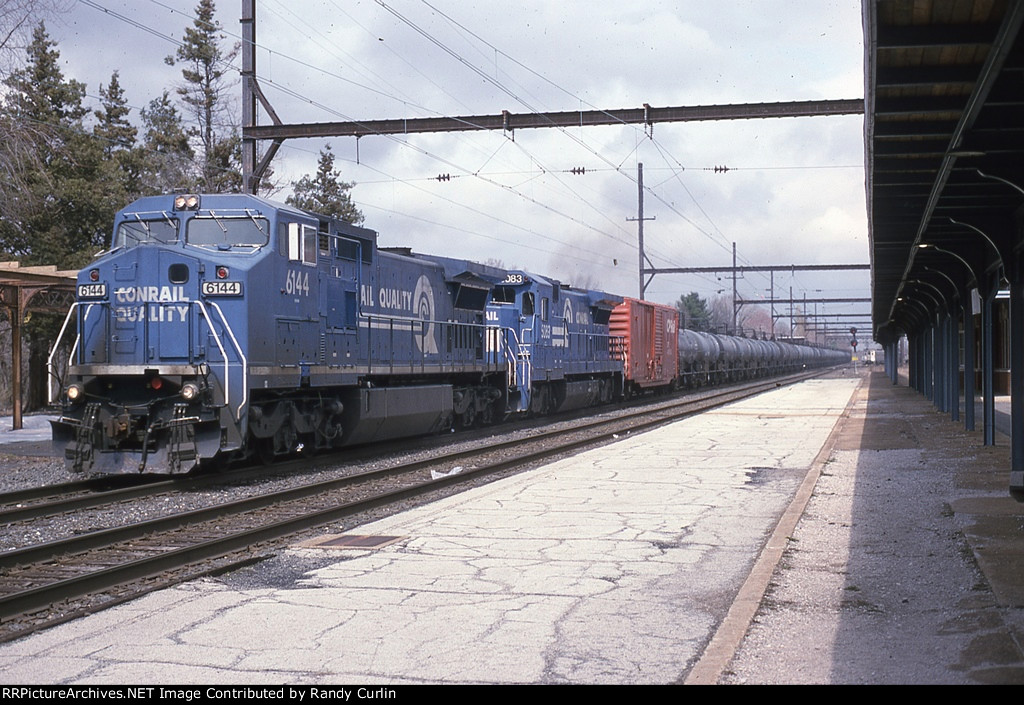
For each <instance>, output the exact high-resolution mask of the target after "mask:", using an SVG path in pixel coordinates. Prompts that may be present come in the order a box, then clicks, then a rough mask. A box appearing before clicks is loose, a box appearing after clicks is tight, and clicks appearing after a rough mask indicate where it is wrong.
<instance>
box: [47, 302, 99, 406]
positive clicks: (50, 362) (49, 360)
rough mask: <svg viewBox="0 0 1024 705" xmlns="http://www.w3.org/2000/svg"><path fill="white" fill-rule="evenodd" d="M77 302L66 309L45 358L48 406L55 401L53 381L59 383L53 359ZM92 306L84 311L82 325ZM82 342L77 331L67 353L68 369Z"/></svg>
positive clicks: (86, 319) (87, 317) (79, 332)
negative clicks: (54, 339)
mask: <svg viewBox="0 0 1024 705" xmlns="http://www.w3.org/2000/svg"><path fill="white" fill-rule="evenodd" d="M78 306H79V302H78V301H74V302H72V303H71V307H70V308H69V309H68V314H67V315H66V316H65V317H64V324H63V325H62V326H61V327H60V332H59V333H57V340H56V341H55V342H54V344H53V347H52V348H50V354H49V355H48V356H47V358H46V373H47V380H46V401H47V403H49V404H53V403H54V402H55V400H56V397H55V394H54V391H53V380H54V379H56V380H57V381H60V377H58V376H57V373H56V372H54V369H53V367H54V365H53V358H54V356H55V355H56V354H57V349H58V348H60V344H61V341H62V340H64V333H65V332H66V331H67V328H68V323H70V322H71V316H72V314H74V312H75V309H76V308H78ZM93 306H96V304H95V303H90V304H89V305H88V307H87V308H86V309H85V317H84V318H83V319H82V324H83V325H84V324H85V322H86V321H88V320H89V314H90V313H92V309H93ZM81 341H82V331H81V329H79V331H78V333H76V334H75V342H74V343H73V344H72V345H71V352H70V353H68V367H70V366H71V361H72V360H74V359H75V353H76V351H77V350H78V344H79V343H80V342H81Z"/></svg>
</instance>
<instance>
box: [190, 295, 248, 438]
mask: <svg viewBox="0 0 1024 705" xmlns="http://www.w3.org/2000/svg"><path fill="white" fill-rule="evenodd" d="M192 303H194V304H195V305H196V306H198V307H199V310H200V312H201V313H202V315H203V318H205V319H206V320H207V321H210V322H211V324H212V319H211V318H210V314H209V312H208V311H207V310H206V306H204V305H203V302H202V301H201V300H196V301H193V302H192ZM209 304H210V306H211V307H213V308H214V309H215V310H216V311H217V314H218V315H219V316H220V321H221V323H222V324H223V325H224V330H225V331H226V332H227V334H228V337H229V338H230V339H231V343H232V344H233V345H234V346H235V351H237V352H238V359H239V364H240V365H241V368H242V401H240V402H239V403H238V407H237V409H236V410H235V420H236V421H237V420H241V418H242V407H243V406H245V404H246V402H247V401H248V400H249V361H248V359H247V358H246V357H245V353H243V352H242V346H241V345H239V344H238V339H237V338H236V337H235V332H234V331H233V330H232V329H231V324H230V323H228V319H227V316H225V315H224V311H223V310H221V307H220V305H218V304H217V302H216V301H210V302H209ZM208 327H209V329H210V334H211V335H212V336H213V341H214V342H215V343H216V344H217V349H219V350H220V354H221V356H222V357H223V358H224V405H225V406H227V407H229V408H230V407H231V401H230V394H231V383H230V374H231V373H230V361H229V360H228V354H227V352H226V351H225V350H224V344H223V343H222V342H221V340H220V336H219V335H217V331H215V330H214V329H213V325H210V326H208Z"/></svg>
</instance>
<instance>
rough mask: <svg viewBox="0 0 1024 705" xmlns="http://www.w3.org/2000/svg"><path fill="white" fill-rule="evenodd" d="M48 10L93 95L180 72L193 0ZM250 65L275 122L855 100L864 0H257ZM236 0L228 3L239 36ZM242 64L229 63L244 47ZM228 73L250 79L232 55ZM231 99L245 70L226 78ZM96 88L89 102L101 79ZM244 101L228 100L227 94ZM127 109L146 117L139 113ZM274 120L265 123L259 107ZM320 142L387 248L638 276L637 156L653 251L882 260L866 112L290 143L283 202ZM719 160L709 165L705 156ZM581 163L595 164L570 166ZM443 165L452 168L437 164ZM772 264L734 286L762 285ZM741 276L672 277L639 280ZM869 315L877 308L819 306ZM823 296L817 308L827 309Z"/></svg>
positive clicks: (844, 289)
mask: <svg viewBox="0 0 1024 705" xmlns="http://www.w3.org/2000/svg"><path fill="white" fill-rule="evenodd" d="M68 4H69V9H68V11H67V12H65V13H63V14H62V15H60V16H59V17H56V18H54V19H52V20H51V21H50V22H49V24H48V29H49V31H50V34H51V36H52V38H53V39H55V40H56V41H57V42H58V43H59V49H60V51H61V55H62V58H63V59H64V60H65V70H66V73H67V74H68V75H69V76H72V77H74V78H77V79H79V80H81V81H83V82H85V83H86V84H87V86H88V88H89V93H90V95H92V96H98V93H99V86H100V84H105V83H107V81H108V80H109V78H110V75H111V72H112V71H114V70H118V71H120V75H121V82H122V85H124V86H125V88H126V93H127V97H128V100H129V103H130V104H131V105H132V106H135V107H136V108H138V107H141V106H144V105H145V104H146V103H147V102H148V101H149V100H151V99H152V98H154V97H156V96H158V95H160V93H161V92H162V91H163V90H164V89H165V88H170V89H173V87H174V85H175V84H176V83H177V82H178V81H180V68H174V67H169V66H167V65H166V64H165V63H164V57H165V56H168V55H170V54H172V53H173V51H174V49H175V46H176V45H175V44H174V41H175V40H178V39H180V38H181V36H182V33H183V30H184V28H185V27H186V26H187V25H189V24H190V23H191V21H192V17H193V11H194V7H195V5H196V2H195V0H160V1H157V0H130V1H129V0H78V1H77V2H74V1H73V0H68ZM257 5H258V7H257V40H258V44H259V52H258V57H257V62H258V63H257V72H258V75H259V77H260V80H261V82H262V85H263V87H264V91H265V92H266V94H267V96H268V98H269V99H270V101H271V102H272V103H273V105H274V106H275V109H276V110H277V112H278V114H279V115H280V116H281V118H282V120H284V121H285V122H317V121H336V120H348V119H359V120H370V119H381V118H400V117H417V116H434V115H466V114H495V113H500V112H501V111H502V110H508V111H510V112H513V113H521V112H530V111H564V110H570V111H571V110H580V109H583V110H592V109H602V108H603V109H608V108H633V107H640V106H641V105H642V104H643V103H649V104H651V105H652V106H686V105H712V104H724V103H742V102H776V101H795V100H821V99H848V98H861V97H862V96H863V91H864V82H863V69H862V65H863V48H862V30H861V16H860V2H859V0H771V1H770V0H723V1H722V2H714V3H710V2H706V1H704V0H672V1H665V2H662V1H659V0H636V1H635V2H632V3H628V4H626V3H622V2H619V1H618V0H588V1H583V0H580V1H575V0H567V1H565V2H551V1H550V0H517V1H516V2H511V3H496V2H479V1H477V2H474V1H471V0H426V1H424V0H384V1H383V2H377V1H375V0H258V3H257ZM240 8H241V2H240V0H221V2H220V3H219V4H218V18H219V20H220V22H221V24H222V25H223V27H224V31H225V35H226V39H225V43H226V44H227V45H230V44H231V43H233V42H235V41H237V35H238V34H239V25H238V17H239V15H240ZM236 63H237V62H236ZM235 78H237V74H235ZM236 95H240V89H239V91H238V92H237V93H236ZM94 100H95V98H94ZM236 100H237V98H236ZM136 116H137V113H136ZM260 121H261V123H266V122H269V120H268V119H267V118H266V116H261V120H260ZM326 142H330V144H331V145H332V147H333V150H334V152H335V154H336V155H337V160H338V161H337V165H338V167H339V168H340V169H341V171H342V172H343V175H344V177H345V178H346V179H347V180H351V181H355V182H356V183H357V186H356V187H355V189H354V190H353V196H354V198H355V200H356V202H357V204H358V205H359V207H360V208H361V209H362V211H363V213H364V214H365V216H366V222H365V225H366V226H367V227H370V228H373V229H375V230H377V231H378V232H379V233H380V241H381V244H384V245H407V246H412V247H414V248H415V249H417V250H420V251H424V252H431V253H437V254H444V255H449V256H462V257H466V258H470V259H475V260H481V261H487V260H497V261H500V262H502V263H504V264H505V265H506V266H509V267H521V268H524V269H530V270H533V271H536V272H539V273H545V274H550V275H551V276H554V277H557V278H560V279H562V280H563V281H566V282H569V283H573V282H576V283H585V284H589V285H591V286H593V287H595V288H601V289H605V290H607V291H612V292H616V293H621V294H628V295H635V294H636V293H637V246H636V236H637V228H636V223H635V222H630V220H629V219H631V218H632V219H635V218H636V216H637V183H636V175H637V164H638V163H643V165H644V183H645V186H646V187H647V191H646V195H645V215H646V216H647V217H654V218H656V220H654V221H648V222H646V224H645V241H646V244H647V249H648V254H649V256H650V257H651V259H652V260H653V262H654V264H655V265H656V266H665V267H688V266H728V265H729V264H731V257H732V254H731V249H732V245H731V243H733V242H736V243H737V249H738V254H739V261H740V263H742V264H814V263H863V262H867V261H868V245H867V225H866V212H865V205H864V169H863V161H864V154H863V119H862V117H861V116H845V117H819V118H787V119H773V120H743V121H723V122H706V123H663V124H656V125H655V126H654V129H653V134H651V133H650V131H647V132H645V130H644V128H643V126H620V127H601V128H573V129H564V130H559V129H538V130H520V131H517V132H516V133H515V134H514V135H508V134H501V133H498V132H491V133H484V132H473V133H451V134H440V135H438V134H417V135H408V136H402V137H395V138H389V137H366V138H363V139H361V140H359V143H358V145H357V143H356V140H355V139H352V138H335V139H331V140H294V141H287V142H285V145H284V147H283V148H282V150H281V152H280V156H279V157H278V158H277V160H276V161H275V163H274V170H275V173H276V175H277V176H278V177H279V179H280V180H281V182H282V188H283V190H282V192H281V193H280V194H279V195H278V197H279V198H280V199H282V200H283V198H284V196H285V195H287V193H288V189H289V188H290V183H291V182H292V181H294V180H296V179H297V178H299V177H300V176H302V175H303V174H305V173H310V172H312V171H314V170H315V168H316V157H317V152H318V150H320V149H321V148H322V147H323V146H324V144H325V143H326ZM722 165H724V166H728V167H729V169H730V170H729V171H728V172H725V173H716V172H715V171H714V170H713V167H715V166H722ZM575 167H583V168H585V169H586V174H585V175H581V176H574V175H572V174H571V173H569V172H570V170H571V169H573V168H575ZM439 174H449V175H450V176H451V178H450V180H447V181H438V180H437V178H436V177H437V176H438V175H439ZM769 287H770V281H769V277H768V275H767V274H764V275H759V274H758V275H755V274H751V275H748V276H747V277H746V278H745V279H743V280H741V281H740V283H739V291H740V295H741V296H742V297H744V298H746V299H764V300H767V299H768V298H769V297H770V291H769ZM790 287H792V289H793V294H794V296H795V297H797V298H800V297H802V296H803V295H805V294H806V296H807V297H808V298H814V297H826V296H827V297H851V296H855V297H866V296H868V295H869V277H868V273H867V272H854V273H845V274H837V273H831V274H825V275H818V274H814V273H797V274H796V275H795V276H793V275H791V274H784V275H777V276H776V277H775V296H776V298H781V297H788V294H789V288H790ZM719 290H726V291H727V292H731V280H730V279H728V277H727V276H726V275H722V279H721V280H720V281H719V280H718V279H716V277H715V276H714V275H707V276H696V275H687V276H682V275H659V276H658V277H656V278H655V279H654V281H653V283H652V284H651V286H650V287H649V288H648V292H647V295H648V298H651V299H654V300H658V301H664V302H672V301H674V300H675V299H677V298H678V297H679V295H680V294H682V293H686V292H689V291H697V292H699V293H700V294H701V295H702V296H705V297H712V296H715V295H716V294H717V293H718V292H719ZM826 310H827V311H829V312H840V311H867V310H868V306H867V305H866V304H859V305H852V306H840V305H828V306H827V307H826ZM819 311H820V307H819Z"/></svg>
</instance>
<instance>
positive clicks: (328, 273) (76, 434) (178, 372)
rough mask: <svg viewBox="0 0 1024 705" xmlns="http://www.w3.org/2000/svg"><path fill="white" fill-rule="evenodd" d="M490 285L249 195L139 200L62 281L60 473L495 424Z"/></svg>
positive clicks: (500, 360)
mask: <svg viewBox="0 0 1024 705" xmlns="http://www.w3.org/2000/svg"><path fill="white" fill-rule="evenodd" d="M503 276H504V274H503V273H502V272H498V271H497V270H495V271H494V272H492V273H491V279H492V280H496V279H500V278H503ZM492 285H493V282H492V281H490V280H488V279H485V278H483V277H481V276H479V275H476V274H472V273H469V272H454V271H450V270H449V271H446V269H445V268H444V267H443V266H442V265H440V264H438V263H436V262H431V261H429V260H427V259H421V258H416V257H412V256H404V255H402V254H400V253H397V252H389V251H385V250H383V249H378V248H377V242H376V233H374V232H373V231H371V230H367V229H364V228H359V227H355V226H353V225H350V224H347V223H344V222H341V221H338V220H332V219H329V218H322V217H317V216H315V215H311V214H309V213H306V212H304V211H300V210H297V209H295V208H291V207H289V206H285V205H282V204H277V203H272V202H269V201H266V200H263V199H260V198H257V197H254V196H247V195H184V196H176V197H174V196H158V197H149V198H143V199H140V200H138V201H136V202H135V203H133V204H131V205H130V206H128V207H127V208H125V209H124V210H122V211H120V212H119V213H118V214H117V217H116V220H115V222H114V234H113V242H112V247H111V249H110V250H109V251H108V252H107V253H105V254H104V255H103V256H102V257H100V258H98V259H97V260H96V262H95V264H94V265H93V266H91V267H88V268H86V269H83V270H82V271H81V272H80V273H79V278H78V297H77V302H76V304H75V305H74V307H73V308H72V310H71V311H70V312H69V316H68V323H70V321H71V320H74V322H75V323H76V324H77V337H76V338H75V340H74V343H73V345H72V348H71V360H70V366H69V368H68V369H67V372H66V374H65V375H64V376H63V377H64V378H63V379H62V380H61V382H62V385H61V386H62V398H61V403H62V409H63V411H62V415H61V417H60V418H59V419H58V420H56V421H55V422H54V423H53V438H54V442H55V445H56V446H57V448H58V449H60V450H62V451H63V454H64V456H65V458H66V459H67V462H68V465H69V466H70V467H71V468H72V469H73V470H75V471H80V472H92V473H127V472H142V471H151V472H166V473H179V472H187V471H188V470H190V469H192V468H194V467H195V466H196V465H198V464H200V463H203V462H205V461H209V460H211V459H213V458H216V457H233V456H240V455H241V456H248V455H253V454H255V455H258V456H261V457H263V458H265V459H272V458H273V457H275V456H279V455H284V454H287V453H292V452H294V451H296V450H297V449H305V450H313V449H317V448H327V447H334V446H339V445H344V444H352V443H361V442H369V441H375V440H381V439H385V438H393V437H396V436H404V435H414V434H420V433H428V432H431V431H436V430H440V429H443V428H448V427H449V426H451V425H452V423H453V422H456V421H458V420H459V419H460V418H461V419H476V418H478V417H479V418H481V419H483V420H489V419H492V418H498V417H501V416H503V415H504V410H505V406H506V403H507V400H506V398H505V397H506V394H507V389H508V384H507V375H508V366H509V361H510V360H512V359H513V355H514V353H513V351H512V349H511V348H509V346H508V342H507V341H506V340H505V339H504V338H503V336H502V335H501V331H498V330H496V329H494V328H492V327H488V326H487V325H486V324H485V321H484V309H485V306H486V303H487V301H488V298H489V296H488V294H489V292H490V289H491V288H492ZM68 323H66V328H67V329H68V330H71V326H70V325H68Z"/></svg>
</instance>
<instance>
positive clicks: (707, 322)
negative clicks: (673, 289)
mask: <svg viewBox="0 0 1024 705" xmlns="http://www.w3.org/2000/svg"><path fill="white" fill-rule="evenodd" d="M676 308H678V309H679V315H680V318H681V319H682V325H683V326H684V327H686V328H689V329H690V330H710V326H711V312H710V311H709V310H708V302H707V301H705V300H704V299H702V298H701V297H700V296H699V295H698V294H697V292H696V291H691V292H690V293H689V294H686V295H685V296H680V297H679V301H677V302H676Z"/></svg>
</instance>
